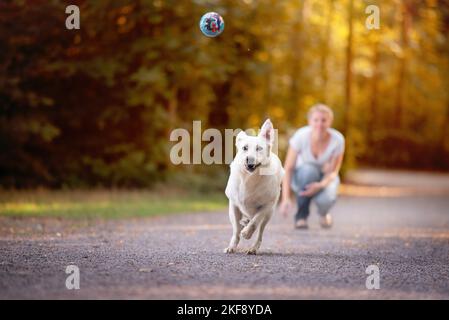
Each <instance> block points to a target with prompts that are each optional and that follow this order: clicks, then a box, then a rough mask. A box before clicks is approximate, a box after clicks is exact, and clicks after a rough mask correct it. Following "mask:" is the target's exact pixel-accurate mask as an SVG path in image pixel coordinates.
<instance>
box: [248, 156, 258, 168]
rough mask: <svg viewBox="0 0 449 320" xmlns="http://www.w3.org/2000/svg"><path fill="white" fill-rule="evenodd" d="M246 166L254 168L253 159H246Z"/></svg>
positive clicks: (254, 161)
mask: <svg viewBox="0 0 449 320" xmlns="http://www.w3.org/2000/svg"><path fill="white" fill-rule="evenodd" d="M246 165H247V166H248V168H250V169H251V168H254V167H255V166H256V159H255V158H254V157H247V158H246Z"/></svg>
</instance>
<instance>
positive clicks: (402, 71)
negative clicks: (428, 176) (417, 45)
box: [394, 0, 409, 129]
mask: <svg viewBox="0 0 449 320" xmlns="http://www.w3.org/2000/svg"><path fill="white" fill-rule="evenodd" d="M400 12H401V15H400V24H401V38H400V44H401V56H400V58H399V71H398V82H397V86H396V90H397V91H396V102H395V112H394V127H395V128H398V129H399V128H401V127H402V109H403V103H404V102H403V91H404V88H405V77H406V69H407V51H408V28H409V21H408V19H409V17H408V10H407V4H406V2H405V0H402V1H401V4H400Z"/></svg>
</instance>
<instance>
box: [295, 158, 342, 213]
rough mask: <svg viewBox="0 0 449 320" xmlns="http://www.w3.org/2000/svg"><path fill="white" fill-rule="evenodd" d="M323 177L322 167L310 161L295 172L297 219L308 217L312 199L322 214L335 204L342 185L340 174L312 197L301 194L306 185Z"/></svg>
mask: <svg viewBox="0 0 449 320" xmlns="http://www.w3.org/2000/svg"><path fill="white" fill-rule="evenodd" d="M321 179H323V173H322V172H321V168H320V167H318V166H316V165H313V164H310V163H304V164H302V165H301V166H299V167H298V168H296V169H295V171H294V172H293V176H292V189H293V191H294V192H295V195H296V200H297V203H298V212H297V213H296V216H295V220H299V219H307V217H308V216H309V213H310V203H311V201H312V200H313V202H315V204H316V206H317V207H318V213H319V214H320V215H321V216H325V215H326V214H327V213H328V212H329V210H330V208H331V207H332V206H333V205H334V204H335V201H336V200H337V191H338V186H339V185H340V178H339V177H338V176H337V177H336V178H335V179H334V180H332V181H331V182H330V183H329V185H327V187H326V188H324V189H322V190H320V191H319V192H318V193H316V194H314V195H313V196H312V197H306V196H300V195H299V192H300V191H303V190H305V187H306V185H308V184H309V183H312V182H319V181H321Z"/></svg>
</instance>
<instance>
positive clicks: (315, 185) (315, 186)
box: [299, 182, 323, 197]
mask: <svg viewBox="0 0 449 320" xmlns="http://www.w3.org/2000/svg"><path fill="white" fill-rule="evenodd" d="M321 189H323V186H322V185H321V183H319V182H312V183H309V184H308V185H306V189H305V190H304V191H301V192H300V193H299V195H300V196H303V197H311V196H313V195H314V194H316V193H317V192H319V191H320V190H321Z"/></svg>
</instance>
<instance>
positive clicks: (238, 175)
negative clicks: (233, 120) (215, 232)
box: [224, 119, 284, 254]
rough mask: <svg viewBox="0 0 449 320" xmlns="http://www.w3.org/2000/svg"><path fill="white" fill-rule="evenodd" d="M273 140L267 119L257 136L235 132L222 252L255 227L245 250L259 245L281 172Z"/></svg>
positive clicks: (231, 248)
mask: <svg viewBox="0 0 449 320" xmlns="http://www.w3.org/2000/svg"><path fill="white" fill-rule="evenodd" d="M273 141H274V129H273V124H272V123H271V121H270V120H269V119H268V120H266V121H265V123H264V124H263V126H262V128H261V130H260V133H259V135H258V136H248V135H247V134H246V133H245V132H244V131H242V132H240V133H239V134H238V135H237V138H236V143H235V144H236V147H237V155H236V156H235V158H234V160H233V161H232V163H231V165H230V167H231V174H230V176H229V180H228V185H227V186H226V191H225V193H226V196H227V197H228V199H229V218H230V220H231V224H232V238H231V241H230V243H229V246H228V247H227V248H226V249H225V250H224V252H225V253H233V252H235V250H236V248H237V245H238V243H239V241H240V237H243V238H245V239H250V238H251V236H252V235H253V233H254V231H256V230H257V238H256V240H255V242H254V244H253V245H252V247H251V248H249V249H248V250H247V252H246V253H247V254H256V251H257V250H258V249H259V247H260V244H261V242H262V235H263V231H264V228H265V226H266V224H267V222H268V221H269V220H270V218H271V216H272V215H273V212H274V210H275V208H276V204H277V202H278V199H279V194H280V191H281V181H282V177H283V175H284V169H283V168H282V164H281V161H280V160H279V158H278V156H277V155H275V154H274V153H273V152H271V149H272V146H273Z"/></svg>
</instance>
